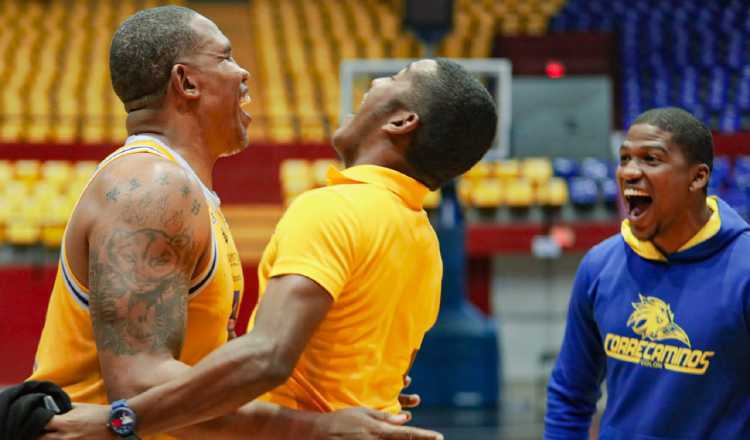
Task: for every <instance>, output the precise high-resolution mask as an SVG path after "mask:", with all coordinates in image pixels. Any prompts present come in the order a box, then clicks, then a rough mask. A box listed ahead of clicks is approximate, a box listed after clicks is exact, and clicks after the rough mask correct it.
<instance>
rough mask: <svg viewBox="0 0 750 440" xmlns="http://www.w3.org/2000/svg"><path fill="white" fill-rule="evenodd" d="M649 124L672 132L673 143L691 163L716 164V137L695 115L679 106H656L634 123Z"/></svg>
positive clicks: (710, 166) (711, 166) (710, 165)
mask: <svg viewBox="0 0 750 440" xmlns="http://www.w3.org/2000/svg"><path fill="white" fill-rule="evenodd" d="M636 124H648V125H653V126H654V127H658V128H660V129H662V130H664V131H667V132H669V133H671V134H672V143H674V144H676V145H679V146H680V148H682V153H683V154H684V155H685V157H686V158H687V160H688V161H689V162H690V163H705V164H706V165H708V168H709V169H710V170H712V169H713V166H714V139H713V136H711V130H709V129H708V128H707V127H706V126H705V125H703V123H702V122H701V121H699V120H698V119H697V118H696V117H695V116H693V115H691V114H690V113H688V112H686V111H685V110H683V109H681V108H677V107H664V108H654V109H651V110H647V111H645V112H643V113H641V115H640V116H638V117H637V118H636V119H635V121H634V122H633V125H636Z"/></svg>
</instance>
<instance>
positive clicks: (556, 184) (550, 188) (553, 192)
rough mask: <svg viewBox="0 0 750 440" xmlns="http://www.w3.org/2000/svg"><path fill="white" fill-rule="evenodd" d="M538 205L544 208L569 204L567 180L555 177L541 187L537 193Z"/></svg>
mask: <svg viewBox="0 0 750 440" xmlns="http://www.w3.org/2000/svg"><path fill="white" fill-rule="evenodd" d="M536 200H537V203H539V204H540V205H544V206H554V207H561V206H564V205H566V204H567V203H568V184H567V182H565V179H561V178H559V177H553V178H551V179H549V180H548V181H547V182H546V183H544V184H542V185H540V186H539V187H538V188H537V192H536Z"/></svg>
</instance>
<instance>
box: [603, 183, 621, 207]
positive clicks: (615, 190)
mask: <svg viewBox="0 0 750 440" xmlns="http://www.w3.org/2000/svg"><path fill="white" fill-rule="evenodd" d="M601 187H602V200H604V203H605V204H607V206H609V207H615V206H617V199H619V197H620V189H619V187H618V186H617V182H615V180H614V179H607V180H604V181H602V183H601Z"/></svg>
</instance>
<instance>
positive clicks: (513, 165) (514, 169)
mask: <svg viewBox="0 0 750 440" xmlns="http://www.w3.org/2000/svg"><path fill="white" fill-rule="evenodd" d="M492 175H493V176H495V177H499V178H501V179H515V178H516V177H518V176H520V175H521V165H520V163H519V162H518V160H515V159H510V160H501V161H500V162H497V163H496V164H495V166H494V170H493V172H492Z"/></svg>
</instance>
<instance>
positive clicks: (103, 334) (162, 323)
mask: <svg viewBox="0 0 750 440" xmlns="http://www.w3.org/2000/svg"><path fill="white" fill-rule="evenodd" d="M200 194H201V192H200V188H199V187H198V185H197V184H196V183H195V182H194V181H193V180H192V179H191V178H190V177H189V176H188V175H187V174H186V173H185V172H184V171H183V170H182V169H181V168H180V167H179V166H178V165H176V164H173V163H171V162H167V161H164V160H160V159H153V158H148V159H144V158H137V157H133V158H123V159H121V160H119V161H117V162H116V163H114V164H112V165H111V166H110V168H108V169H107V170H106V172H104V173H102V175H100V176H99V177H98V178H97V179H96V180H95V181H94V182H92V186H91V188H90V189H89V191H87V195H86V196H87V197H88V198H89V200H90V201H91V203H92V204H94V205H98V206H97V208H98V209H96V210H95V212H96V218H95V220H94V221H93V222H92V223H91V226H90V228H89V229H88V234H87V235H88V244H89V247H88V249H89V287H90V291H91V293H90V304H91V320H92V324H93V329H94V336H95V339H96V345H97V351H98V354H99V362H100V365H101V371H102V376H103V378H104V382H105V384H106V388H107V393H108V397H109V399H110V401H113V400H115V399H119V398H124V397H130V396H133V395H135V394H137V393H138V392H140V391H143V390H145V389H148V388H149V387H151V386H153V385H155V384H158V383H161V382H163V381H166V380H168V379H169V378H171V377H173V376H174V375H175V374H177V373H179V372H181V371H184V369H185V368H187V366H186V365H184V364H182V363H180V362H178V361H177V360H176V359H177V358H178V357H179V354H180V350H181V348H182V343H183V337H184V333H185V326H186V310H187V295H188V289H189V282H190V279H191V277H192V274H193V272H194V271H195V269H196V267H197V266H198V263H199V260H200V259H201V257H202V256H204V255H207V254H208V252H207V250H208V248H209V245H210V224H209V220H208V214H207V210H206V209H207V208H206V207H205V206H203V205H205V203H204V201H203V200H202V199H201V200H199V199H198V198H197V197H200Z"/></svg>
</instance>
